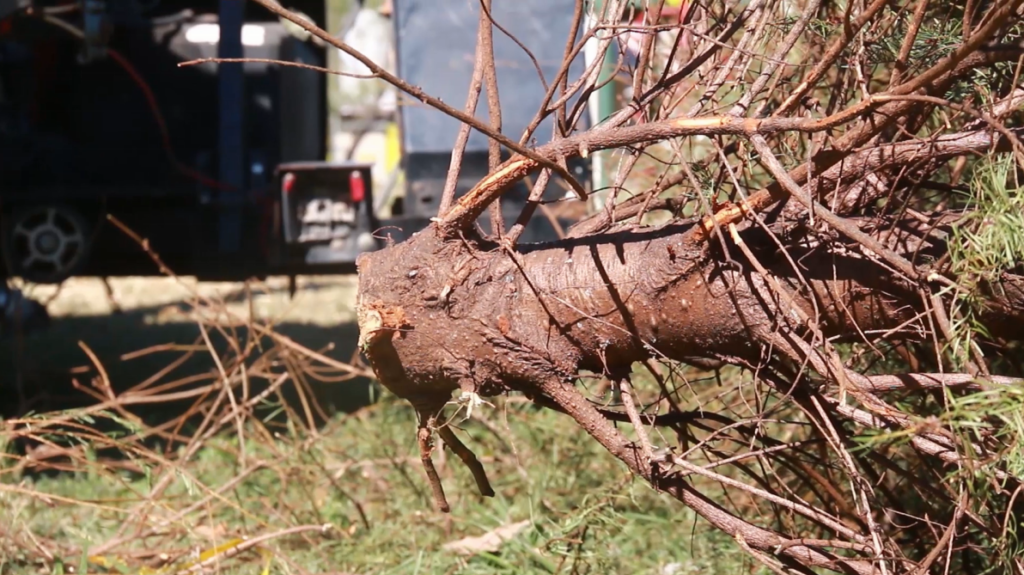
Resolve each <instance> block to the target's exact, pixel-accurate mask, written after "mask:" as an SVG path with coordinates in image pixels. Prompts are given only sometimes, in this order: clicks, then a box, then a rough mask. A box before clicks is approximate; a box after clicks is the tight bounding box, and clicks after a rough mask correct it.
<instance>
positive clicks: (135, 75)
mask: <svg viewBox="0 0 1024 575" xmlns="http://www.w3.org/2000/svg"><path fill="white" fill-rule="evenodd" d="M107 54H109V55H110V57H111V58H112V59H113V60H114V61H115V62H117V63H118V64H119V65H120V66H121V67H122V68H124V71H125V72H127V73H128V75H129V76H131V78H132V80H133V81H134V82H135V84H136V85H137V86H138V87H139V89H141V90H142V94H143V95H144V96H145V97H146V102H147V103H148V104H149V110H150V112H151V113H152V114H153V119H154V120H156V124H157V127H158V128H159V129H160V139H161V141H162V144H163V148H164V152H165V153H166V154H167V159H168V160H169V161H170V162H171V165H173V166H174V168H175V169H176V170H178V172H180V173H181V174H182V175H184V176H186V177H189V178H191V179H193V180H195V181H197V182H199V183H200V184H203V185H204V186H207V187H210V188H215V189H218V190H233V189H235V187H234V186H230V185H228V184H225V183H223V182H220V181H218V180H215V179H213V178H211V177H209V176H207V175H205V174H203V173H201V172H199V171H197V170H195V169H193V168H191V167H189V166H187V165H185V164H184V163H182V162H181V161H180V160H178V157H177V156H176V155H175V153H174V148H173V147H172V146H171V134H170V132H169V131H168V129H167V122H166V121H165V120H164V115H163V113H162V112H161V111H160V106H159V105H158V104H157V101H156V96H155V95H154V94H153V90H152V89H151V88H150V87H149V83H148V82H146V79H145V78H143V77H142V75H141V74H139V72H138V70H136V69H135V66H132V64H131V62H129V61H128V60H127V59H126V58H125V57H124V56H122V55H121V53H120V52H118V51H117V50H114V49H113V48H107Z"/></svg>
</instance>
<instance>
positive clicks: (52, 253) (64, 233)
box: [0, 205, 92, 283]
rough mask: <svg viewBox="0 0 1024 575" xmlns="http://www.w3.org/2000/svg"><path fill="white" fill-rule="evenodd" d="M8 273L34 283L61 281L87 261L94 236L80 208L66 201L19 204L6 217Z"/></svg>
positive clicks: (4, 242) (5, 243)
mask: <svg viewBox="0 0 1024 575" xmlns="http://www.w3.org/2000/svg"><path fill="white" fill-rule="evenodd" d="M2 227H3V243H2V246H0V247H2V251H3V257H4V262H5V263H6V264H7V273H8V274H9V275H11V276H20V277H21V278H22V279H24V280H26V281H30V282H34V283H60V282H62V281H64V280H66V279H68V278H69V277H71V276H72V275H74V274H75V273H77V272H78V271H79V270H80V269H81V268H82V266H83V265H84V264H85V261H86V259H87V258H88V256H89V248H90V247H91V246H90V244H91V240H92V237H91V236H90V229H89V228H90V226H89V223H88V221H86V219H85V218H84V217H83V216H82V214H81V213H79V211H78V210H76V209H74V208H72V207H69V206H62V205H40V206H26V207H19V208H15V209H14V210H13V211H12V212H11V213H10V214H7V215H6V216H5V217H4V218H3V226H2Z"/></svg>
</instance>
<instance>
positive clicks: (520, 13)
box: [0, 0, 589, 282]
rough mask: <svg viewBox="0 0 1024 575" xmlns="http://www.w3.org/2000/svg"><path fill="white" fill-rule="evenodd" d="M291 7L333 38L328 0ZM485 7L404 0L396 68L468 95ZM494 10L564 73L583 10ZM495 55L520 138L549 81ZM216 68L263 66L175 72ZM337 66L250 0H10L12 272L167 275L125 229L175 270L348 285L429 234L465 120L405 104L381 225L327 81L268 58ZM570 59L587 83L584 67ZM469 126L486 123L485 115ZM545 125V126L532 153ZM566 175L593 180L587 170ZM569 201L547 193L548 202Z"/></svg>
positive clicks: (538, 233) (8, 244)
mask: <svg viewBox="0 0 1024 575" xmlns="http://www.w3.org/2000/svg"><path fill="white" fill-rule="evenodd" d="M287 7H288V8H290V9H295V10H299V11H301V12H302V13H303V14H305V15H306V16H307V17H309V18H310V19H312V20H313V21H314V22H317V23H318V24H319V25H320V26H321V27H324V21H325V13H324V5H323V0H298V1H296V2H293V3H291V4H289V5H288V6H287ZM477 10H479V5H478V4H477V3H476V2H468V3H467V2H465V1H464V0H397V1H396V2H395V3H394V12H393V14H394V15H393V19H394V26H395V31H396V34H395V36H396V37H397V38H398V39H399V40H398V42H397V47H396V53H397V60H398V68H399V75H400V76H402V77H403V78H405V79H407V80H409V81H410V82H411V83H413V84H416V85H420V86H421V87H423V88H424V89H425V90H427V91H428V92H431V93H434V94H437V95H440V96H441V97H442V98H443V99H444V100H446V101H458V100H460V99H461V98H463V97H464V95H465V93H466V89H467V87H468V85H469V80H470V76H471V73H472V55H473V50H474V42H475V33H472V31H473V30H475V28H476V22H477V18H478V15H477V12H476V11H477ZM494 12H495V18H497V19H498V20H499V21H501V22H504V23H506V25H507V27H508V28H509V29H510V31H511V32H512V33H513V34H515V35H516V36H517V37H518V38H519V40H520V41H521V42H522V43H523V44H524V45H526V46H528V47H529V48H530V49H531V51H532V52H533V53H534V54H536V55H538V63H539V66H540V68H541V71H542V73H543V74H544V76H545V77H546V78H548V79H551V78H553V77H554V74H555V73H556V71H557V70H558V67H559V65H560V63H561V54H562V51H563V49H564V38H560V37H559V34H558V33H551V31H561V30H565V29H568V26H569V22H570V21H571V18H572V14H573V3H571V2H565V1H561V2H551V1H550V0H528V1H518V2H514V3H510V2H501V3H497V5H496V6H495V8H494ZM495 49H496V60H497V61H498V63H499V70H498V76H499V79H500V90H501V93H502V101H503V102H505V103H507V106H508V107H507V109H505V110H503V114H504V126H505V132H506V133H508V134H510V135H512V136H513V137H514V138H517V137H518V135H519V134H520V133H521V132H522V129H523V128H524V127H525V126H526V125H527V124H528V122H529V121H530V119H531V118H532V115H533V112H534V111H535V110H536V108H537V106H538V105H539V104H540V102H541V100H542V99H543V96H544V93H545V87H544V85H543V83H542V80H541V79H540V78H539V77H538V74H537V70H536V69H535V67H534V64H533V63H532V61H531V59H530V57H529V56H528V55H527V54H526V53H525V52H524V51H523V50H522V48H521V47H519V46H518V45H517V44H515V43H514V42H513V41H512V40H510V39H509V38H507V37H506V36H504V35H496V36H495ZM216 56H219V57H223V58H240V57H245V58H253V59H258V60H260V61H253V62H247V63H244V64H221V65H217V64H214V63H210V62H203V63H197V64H193V65H188V66H180V64H182V63H184V62H189V61H194V60H199V59H204V58H211V57H216ZM326 56H327V54H326V49H325V48H324V47H323V45H317V44H315V43H314V42H312V41H311V40H310V39H309V38H308V36H307V37H303V36H302V35H300V34H296V33H294V32H292V31H291V28H289V27H288V26H285V25H284V24H283V23H282V22H281V21H279V20H276V19H274V17H273V16H272V15H271V14H269V13H268V12H266V11H265V10H264V9H263V8H262V7H260V6H259V5H257V4H255V3H250V2H245V0H79V1H67V0H39V1H35V2H31V1H27V0H0V255H2V263H3V266H4V270H5V272H4V273H5V274H6V275H9V276H21V277H24V278H25V279H27V280H30V281H34V282H60V281H62V280H63V279H65V278H67V277H69V276H72V275H101V276H112V275H146V274H156V273H159V270H158V269H157V267H156V266H155V265H153V263H152V261H151V260H150V256H149V255H148V254H147V253H146V252H145V251H144V250H143V249H142V247H140V242H139V241H138V238H132V237H130V236H129V235H128V234H126V233H125V232H124V230H122V229H118V228H119V227H120V226H117V225H113V223H112V222H115V221H116V223H121V224H123V227H124V228H127V229H128V230H132V231H134V232H136V233H137V234H138V235H139V236H141V237H142V238H145V240H146V244H147V245H148V247H149V248H151V249H152V251H154V252H156V253H158V254H159V255H160V257H161V258H162V259H163V260H164V262H166V264H167V265H168V266H169V267H170V268H171V269H173V270H174V271H175V272H176V273H179V274H183V275H196V276H199V277H200V278H204V279H225V280H227V279H242V278H245V277H251V276H266V275H270V274H289V275H294V274H299V273H350V272H352V271H353V269H354V262H355V259H356V256H357V255H358V254H359V253H360V252H363V251H367V250H373V249H377V248H378V247H379V246H380V245H382V239H381V237H380V234H376V233H375V231H376V230H378V229H381V228H387V229H390V230H393V231H392V232H391V235H392V237H394V236H396V235H397V236H405V235H408V234H410V233H412V232H414V231H416V230H418V229H421V228H422V227H423V226H425V225H426V224H427V222H428V220H429V218H430V217H431V216H434V215H435V214H436V209H437V203H438V201H439V199H440V191H441V187H442V186H443V182H444V179H445V175H446V172H447V169H448V163H449V159H450V154H451V146H452V144H453V142H454V140H455V134H456V132H457V129H458V122H457V121H455V120H452V119H450V118H447V117H445V116H443V115H442V114H440V113H439V112H436V111H433V110H429V109H424V108H420V107H415V106H408V107H402V106H400V107H399V109H400V110H401V111H400V114H401V144H402V154H403V155H402V168H403V170H404V172H405V176H406V177H405V182H406V189H405V193H404V194H396V195H398V196H403V197H402V199H401V200H400V201H399V202H398V204H397V205H395V206H393V209H392V210H390V211H391V214H392V217H391V218H390V219H388V220H386V221H378V218H377V216H376V214H375V213H374V208H373V206H374V205H375V204H374V200H373V195H374V193H373V189H372V188H373V185H372V178H371V177H370V168H371V166H370V165H367V164H365V163H355V162H341V163H329V162H325V161H324V160H325V158H326V155H327V154H326V142H327V140H328V134H327V131H328V130H327V126H328V111H327V101H326V100H327V97H326V95H327V90H326V84H325V77H324V76H323V75H322V74H319V73H317V72H314V71H310V70H305V69H299V68H294V67H285V66H278V65H275V64H272V63H267V62H266V61H267V60H275V59H276V60H286V61H292V62H300V63H306V64H312V65H316V66H324V65H325V62H326V61H327V57H326ZM574 66H575V68H574V70H573V74H576V75H578V74H579V73H580V72H581V71H582V69H583V68H582V67H583V62H582V57H580V59H579V61H578V62H576V63H575V64H574ZM478 114H479V115H480V116H481V117H486V114H487V111H486V106H485V105H484V104H483V103H481V106H480V109H479V110H478ZM551 133H552V129H551V126H550V124H549V123H545V124H543V125H542V126H541V128H540V129H539V130H538V131H537V136H536V140H535V143H538V144H542V143H544V141H545V140H547V139H549V138H550V135H551ZM486 145H487V144H486V140H485V139H484V138H483V137H482V136H480V135H479V134H476V135H474V137H473V138H471V139H470V144H469V148H468V155H467V157H466V160H465V161H464V164H463V166H464V170H463V173H462V177H461V179H460V182H459V186H458V189H459V193H463V192H465V191H466V190H467V189H468V188H469V187H470V186H472V184H473V183H475V182H476V181H477V180H478V179H479V178H480V177H481V176H482V175H483V174H484V173H486V169H487V158H486V155H487V151H486ZM571 168H572V169H573V170H575V171H576V174H577V176H578V178H579V179H580V181H588V180H589V166H588V165H587V164H586V163H585V162H579V163H577V164H573V165H572V166H571ZM565 190H566V187H565V186H564V183H562V185H559V182H553V183H552V184H551V186H550V189H549V195H548V198H549V199H557V198H558V197H561V196H564V195H565ZM526 195H527V193H526V189H525V187H521V188H520V189H516V190H515V191H514V192H513V193H512V194H511V195H510V196H509V198H508V200H507V201H505V203H504V207H505V210H506V212H507V214H506V215H507V217H508V218H509V219H510V220H511V219H513V218H514V217H515V216H516V215H517V214H518V212H519V210H520V209H521V208H522V205H523V202H524V201H525V198H526ZM538 220H543V218H538ZM552 221H553V222H555V223H551V222H552ZM483 225H484V226H485V227H486V223H483ZM557 227H559V226H558V224H557V218H553V219H552V220H551V221H547V223H545V222H541V223H538V224H535V225H534V226H533V227H532V228H531V229H530V230H528V232H527V234H526V235H525V236H524V238H523V239H524V240H526V241H529V240H531V239H532V240H539V239H549V238H552V237H554V235H555V234H556V233H557ZM394 230H398V231H397V232H394Z"/></svg>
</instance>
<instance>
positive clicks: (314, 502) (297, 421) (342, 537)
mask: <svg viewBox="0 0 1024 575" xmlns="http://www.w3.org/2000/svg"><path fill="white" fill-rule="evenodd" d="M299 286H300V291H299V293H298V294H297V296H296V297H295V299H294V300H293V301H289V300H288V297H287V293H286V292H287V290H286V283H285V282H284V281H283V280H280V279H277V278H274V279H271V280H270V281H268V282H267V283H266V285H258V284H250V285H249V286H248V288H247V287H246V286H245V285H240V284H222V283H217V284H213V283H210V284H207V283H197V282H194V281H191V280H187V279H185V280H178V279H171V278H168V279H141V278H125V279H118V280H112V281H111V287H112V288H113V290H112V291H113V294H114V297H113V303H112V302H111V301H109V300H108V298H107V296H106V292H105V289H104V287H103V285H102V282H100V280H97V279H91V278H83V279H76V280H73V281H71V282H68V283H67V284H66V285H65V286H64V287H63V289H61V290H60V292H59V293H56V290H54V288H41V287H35V286H27V287H28V292H29V294H30V295H32V297H36V298H40V299H45V298H47V297H50V296H53V299H52V301H51V302H50V309H51V312H52V313H53V315H54V316H55V322H54V326H53V328H52V329H51V330H49V331H48V332H45V333H40V334H36V335H33V336H31V337H29V338H28V339H26V340H24V341H22V342H6V343H5V344H4V347H3V348H0V353H2V357H0V361H2V362H5V363H6V364H7V365H5V366H4V368H5V369H4V373H5V379H4V380H3V385H4V386H5V387H4V393H5V397H15V393H13V391H14V388H17V390H18V393H21V394H22V395H25V396H26V398H27V399H29V400H31V399H32V398H34V397H36V396H38V395H40V394H41V392H42V396H43V399H42V400H39V399H38V398H36V403H35V404H34V406H33V407H34V408H35V414H31V413H30V414H28V415H22V416H21V417H18V418H10V419H7V420H5V421H3V422H2V427H0V444H2V448H0V453H2V454H5V455H3V459H2V460H0V574H4V575H6V574H8V573H11V574H13V573H82V572H89V573H138V574H139V575H171V574H174V575H179V574H180V575H184V574H185V573H197V572H204V571H205V572H209V571H217V572H220V571H224V572H237V573H255V572H257V571H260V572H263V573H271V572H272V573H288V574H292V573H295V574H306V573H453V572H460V573H495V572H507V573H512V572H515V573H522V572H528V573H532V572H536V573H558V572H566V573H569V572H575V573H588V572H589V573H603V572H644V573H680V574H681V573H695V572H698V571H704V572H708V573H734V572H736V571H737V570H749V569H750V566H749V565H744V563H743V561H744V560H743V559H742V558H740V557H739V556H737V555H736V550H735V548H734V547H733V545H732V544H731V542H730V541H729V540H728V539H727V538H726V537H724V536H722V535H720V534H718V533H712V532H710V531H707V527H706V526H705V525H703V524H696V523H695V522H694V516H693V514H692V513H691V512H690V511H689V510H686V509H683V508H680V507H678V506H675V505H671V504H670V503H669V502H668V501H665V500H663V499H664V496H662V495H659V494H656V493H654V492H652V491H651V490H650V489H649V488H648V487H646V486H644V485H642V484H634V483H633V482H632V480H631V479H630V477H629V475H628V474H627V473H626V471H625V469H624V468H622V467H621V465H620V464H618V463H617V462H616V461H615V460H614V459H613V458H612V457H611V456H609V455H608V454H607V453H605V452H604V451H603V450H601V449H600V448H599V447H598V446H597V445H596V444H594V443H593V442H592V441H590V440H589V439H587V438H586V437H584V436H583V434H582V432H580V431H579V430H578V429H576V427H575V426H574V425H573V423H572V421H571V420H569V419H568V418H565V417H563V416H560V415H557V414H553V413H550V412H544V411H538V410H537V409H536V408H534V407H532V406H529V405H528V404H526V403H523V402H520V401H518V400H517V399H516V398H510V399H508V400H504V401H501V402H498V403H497V407H495V408H494V409H490V408H484V410H483V411H482V412H481V411H480V410H478V411H477V412H476V413H475V418H474V420H472V421H467V422H464V423H463V424H461V425H460V427H461V428H463V429H464V431H461V432H459V433H460V434H462V435H464V437H465V438H466V440H467V441H468V442H470V444H471V445H473V448H474V449H475V450H476V451H477V453H478V454H479V455H480V456H481V458H482V459H483V461H484V463H485V465H487V467H488V470H489V472H490V474H491V477H492V481H493V483H494V487H495V489H496V491H497V492H498V495H497V497H496V498H495V499H483V498H481V497H479V496H478V495H476V493H475V489H474V488H473V486H472V481H471V479H470V478H469V477H468V476H467V474H466V473H465V472H464V470H463V468H462V467H461V466H458V465H449V464H447V462H446V460H445V457H444V456H443V455H442V456H441V457H440V459H439V463H440V472H441V475H442V478H443V479H444V481H445V485H446V487H447V489H448V492H449V493H448V495H449V499H450V500H451V502H452V504H453V507H454V509H453V513H452V514H451V515H447V516H446V515H442V514H439V513H437V512H435V511H433V510H432V508H431V505H430V500H429V495H428V493H427V491H428V490H427V489H426V482H425V481H424V479H423V477H422V476H421V473H422V472H421V470H420V468H419V461H418V457H417V453H418V450H417V448H416V444H415V439H414V436H413V429H414V427H415V422H414V420H413V414H412V412H411V410H410V409H408V408H407V407H406V406H405V405H404V404H402V403H400V402H397V401H395V400H394V399H393V398H390V397H384V398H383V399H381V400H378V401H375V402H372V404H371V400H372V399H374V398H373V397H372V396H373V394H374V393H376V387H375V386H373V385H372V384H371V383H370V382H369V381H368V380H366V379H364V378H356V379H347V380H344V381H337V380H338V379H341V378H340V376H342V375H343V374H344V372H345V369H346V367H345V366H346V365H347V364H345V363H344V362H346V361H349V360H351V359H352V348H353V346H354V344H355V329H354V327H353V326H352V325H351V320H352V310H351V304H352V301H353V297H354V289H355V286H354V278H351V277H349V278H303V279H302V280H301V281H300V284H299ZM115 304H116V307H117V308H119V309H120V310H121V311H120V312H119V313H112V312H113V310H114V309H115ZM271 327H272V328H273V331H272V332H271V331H264V330H269V329H270V328H271ZM204 333H205V335H204ZM283 338H288V339H287V340H286V339H283ZM79 342H83V343H84V344H85V345H84V346H82V345H79ZM287 342H297V343H287ZM169 344H173V345H169ZM147 348H148V349H149V352H148V353H144V354H141V355H140V354H139V353H138V351H139V350H142V349H147ZM306 348H313V349H314V350H317V351H319V352H322V353H323V354H324V355H323V356H320V355H316V352H311V351H309V350H308V349H306ZM90 354H91V355H92V356H93V357H92V358H90ZM186 356H188V357H186ZM182 358H186V359H187V360H186V361H183V362H182V363H181V364H180V365H178V366H177V367H175V368H174V369H172V370H166V369H165V368H166V367H167V366H168V365H169V364H171V363H174V362H176V361H179V360H181V359H182ZM351 369H352V370H353V371H356V372H361V371H362V369H363V368H362V366H360V365H358V364H356V365H352V366H351ZM8 386H14V387H8ZM196 389H198V390H203V389H205V390H206V391H207V393H206V395H203V396H194V397H190V398H188V399H187V400H185V401H177V402H167V401H159V402H158V403H157V404H155V405H150V404H148V403H138V402H139V401H140V400H147V399H149V398H157V399H159V398H160V397H163V396H162V395H161V394H168V393H178V392H187V391H189V390H196ZM261 394H264V396H263V397H262V399H259V396H260V395H261ZM257 399H258V400H257ZM98 402H99V403H102V404H104V405H103V407H102V408H99V407H96V404H97V403H98ZM76 406H77V407H76ZM11 407H12V404H11V403H6V404H5V410H8V411H11V409H10V408H11ZM523 521H525V522H527V524H526V527H525V529H524V530H522V531H520V532H518V533H516V534H515V535H514V536H512V538H511V539H509V540H507V541H505V542H504V543H502V544H501V545H500V548H499V549H498V550H497V551H494V552H491V551H487V550H483V549H481V550H480V552H479V553H477V554H475V555H472V556H464V555H460V554H458V553H455V552H453V551H450V550H447V549H446V548H445V544H447V543H451V542H453V541H457V540H460V539H462V538H465V537H473V536H479V535H483V534H486V533H488V532H490V531H492V530H495V529H497V528H500V527H502V526H507V525H510V524H514V523H519V522H523Z"/></svg>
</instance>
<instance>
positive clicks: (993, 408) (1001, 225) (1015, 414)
mask: <svg viewBox="0 0 1024 575" xmlns="http://www.w3.org/2000/svg"><path fill="white" fill-rule="evenodd" d="M970 190H971V193H970V196H969V197H967V198H966V205H965V206H964V207H965V209H967V210H969V211H967V212H966V215H965V216H964V217H963V218H962V220H961V222H960V223H959V224H958V225H956V226H954V227H953V232H952V238H951V241H950V256H951V262H952V271H953V272H954V273H955V274H956V276H957V278H958V279H959V281H960V284H961V286H963V288H964V291H962V292H959V293H958V294H957V295H958V297H957V299H956V305H955V308H954V310H953V314H952V317H953V318H954V325H953V328H954V336H955V337H954V340H953V341H952V342H951V343H950V345H951V348H952V350H951V351H952V353H951V355H952V356H953V358H954V359H960V360H962V359H963V358H965V357H966V354H967V352H968V346H970V345H973V341H974V340H975V338H976V336H977V335H983V334H984V333H985V326H984V325H983V324H982V323H981V322H980V321H978V317H979V314H978V312H979V311H980V309H981V306H982V305H983V304H982V298H981V294H980V290H981V289H982V288H983V287H986V286H987V289H995V288H994V284H995V282H996V281H997V280H998V279H999V276H1000V275H1001V274H1002V273H1004V272H1005V271H1007V270H1008V269H1012V268H1014V267H1015V266H1017V265H1019V263H1020V262H1021V261H1024V234H1022V233H1021V230H1024V193H1022V191H1024V190H1022V184H1021V181H1020V179H1019V172H1018V170H1017V165H1016V163H1015V161H1014V159H1013V158H1012V157H1008V156H999V157H992V158H987V159H985V160H983V161H981V162H979V164H978V165H977V166H976V167H975V169H974V177H973V181H972V183H971V186H970ZM947 405H948V408H949V412H948V414H947V417H948V418H949V420H950V423H951V426H952V428H953V429H955V430H956V431H957V432H959V433H960V434H961V436H962V438H963V440H964V445H972V444H974V445H978V444H980V443H982V442H984V444H985V445H987V446H990V447H989V448H990V449H991V446H993V445H994V446H998V447H997V451H998V452H997V454H996V455H995V456H988V457H981V456H980V454H974V455H976V456H977V457H976V458H975V459H974V460H975V463H974V465H973V466H972V468H971V469H970V474H971V475H972V477H971V478H972V479H973V481H972V483H973V484H974V485H975V486H976V490H977V492H976V493H975V496H976V498H977V500H978V503H976V506H977V507H979V508H980V509H981V512H984V511H986V510H988V511H990V512H991V513H992V514H994V515H1000V514H1005V517H997V519H998V522H999V523H1001V524H1003V527H1004V533H1003V534H1001V535H1000V536H998V537H993V540H992V543H991V546H992V549H993V550H994V551H998V552H999V553H998V554H997V555H994V556H993V557H992V559H993V560H994V562H995V565H996V566H998V565H1001V564H1003V563H1005V562H1007V561H1009V559H1010V558H1012V557H1019V556H1020V554H1021V553H1024V540H1022V539H1021V538H1020V537H1018V535H1017V522H1018V519H1017V517H1016V516H1015V514H1014V513H1012V512H1007V506H1008V505H1010V504H1011V503H1010V500H1011V499H1012V496H1009V494H1007V493H1006V492H1005V491H1004V490H1003V487H1002V486H1004V485H1005V484H1006V477H1005V476H1003V475H1001V474H1000V473H999V472H998V471H997V465H998V466H999V467H1001V468H1002V469H1003V470H1004V471H1005V473H1006V474H1008V475H1009V476H1012V477H1015V478H1018V479H1021V478H1024V387H1022V386H999V387H994V388H992V389H988V390H986V391H983V392H980V393H975V394H970V395H968V396H965V397H958V396H952V395H951V396H950V397H949V398H948V404H947ZM1017 503H1018V504H1019V502H1017ZM1011 511H1012V510H1011ZM1007 565H1008V563H1007Z"/></svg>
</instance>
